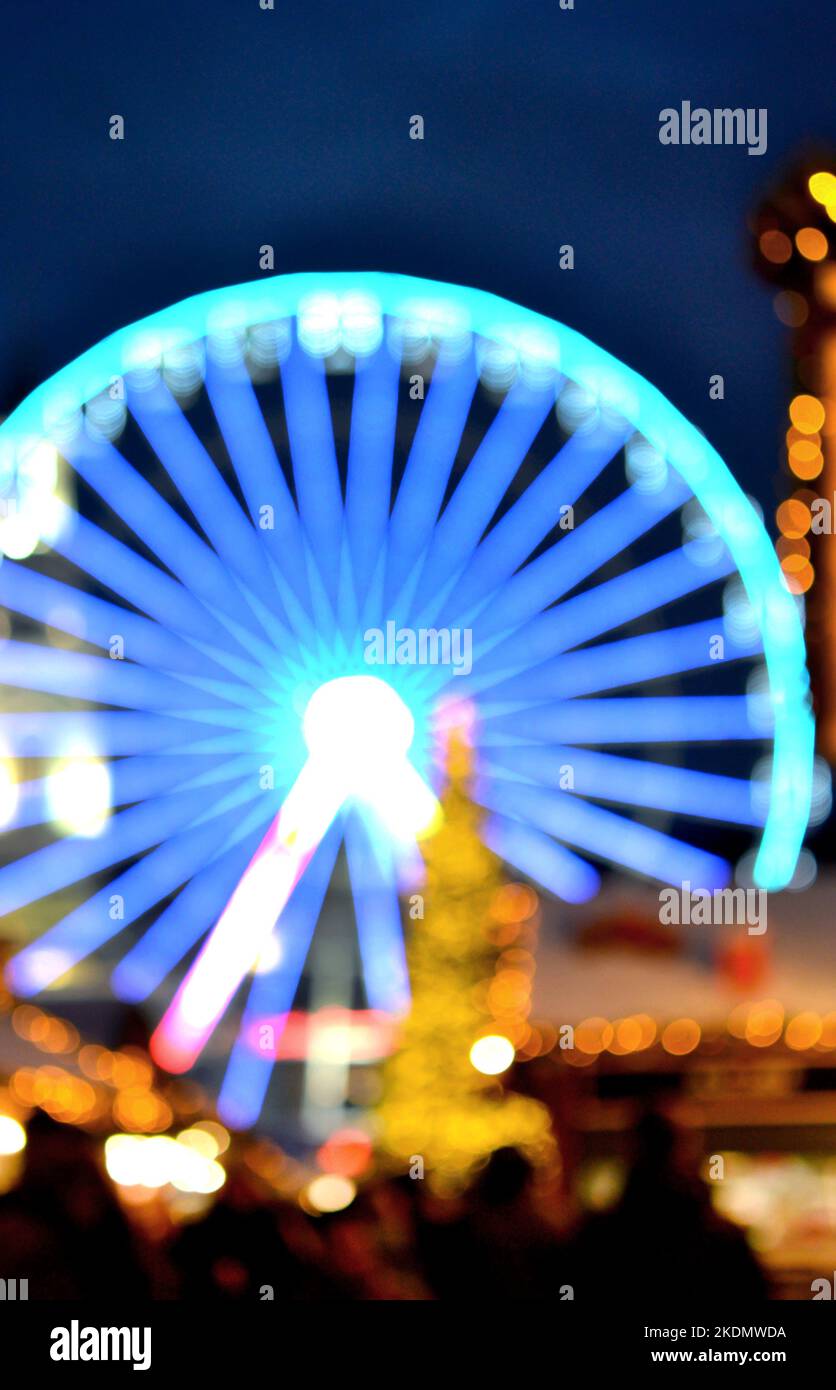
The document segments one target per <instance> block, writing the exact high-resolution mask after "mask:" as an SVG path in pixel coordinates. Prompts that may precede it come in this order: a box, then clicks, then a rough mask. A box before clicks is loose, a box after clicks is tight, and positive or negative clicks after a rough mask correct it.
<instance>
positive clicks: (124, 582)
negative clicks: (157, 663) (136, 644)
mask: <svg viewBox="0 0 836 1390" xmlns="http://www.w3.org/2000/svg"><path fill="white" fill-rule="evenodd" d="M0 428H2V426H0ZM64 511H65V514H66V516H67V523H66V524H65V525H64V526H63V527H62V529H61V531H60V533H59V535H58V536H56V537H55V538H54V539H53V542H52V546H53V549H54V550H56V551H57V552H58V554H59V555H63V556H64V557H65V558H66V559H67V560H70V561H71V563H72V564H74V565H77V566H78V568H79V569H81V570H83V571H84V572H85V573H86V574H89V575H91V576H92V578H94V579H96V580H98V582H99V583H100V584H102V585H103V586H104V587H105V588H107V589H109V590H111V591H112V592H113V593H117V594H119V595H121V597H122V598H125V599H127V600H128V602H129V603H132V604H133V605H134V606H135V607H136V608H139V609H140V610H141V611H142V612H143V613H147V614H148V615H149V617H152V618H155V619H156V620H157V621H158V622H160V623H161V624H163V626H168V627H171V628H172V629H173V630H174V631H176V632H182V633H183V634H184V635H185V636H187V637H189V638H190V639H191V640H192V641H194V642H196V643H203V644H204V646H205V649H206V650H207V651H208V652H209V653H210V655H212V656H214V657H216V659H217V660H218V661H222V657H221V655H220V649H219V648H218V643H219V642H221V643H222V644H223V647H224V648H227V649H231V651H232V653H246V652H248V651H249V652H251V651H252V644H253V639H252V637H251V636H250V635H249V634H248V635H246V636H245V637H244V638H243V641H240V640H236V638H235V637H234V636H233V633H232V630H231V627H232V625H231V623H230V620H229V619H227V618H224V616H223V615H222V614H221V612H220V609H219V608H218V607H217V606H216V605H215V604H214V602H211V601H209V600H207V598H206V597H205V595H204V596H203V597H202V601H200V602H199V601H198V599H197V598H195V596H194V594H193V593H191V592H190V591H189V589H187V588H185V587H183V585H182V584H177V583H175V581H174V580H173V579H172V578H171V577H170V576H169V575H167V574H166V573H165V572H164V571H163V570H161V569H158V568H157V566H156V565H152V564H150V563H149V561H148V560H144V559H143V558H142V556H141V555H137V554H136V553H135V552H134V551H132V550H130V549H129V548H128V546H126V545H123V544H122V542H121V541H117V540H115V539H114V538H113V537H112V536H109V535H107V533H106V532H104V531H102V530H101V529H100V528H99V527H98V526H94V525H93V524H92V522H89V521H86V520H85V518H84V517H82V516H78V515H77V514H76V513H75V512H71V511H70V509H69V508H65V509H64ZM204 587H205V586H204ZM235 627H236V631H237V632H238V633H239V634H241V633H243V631H244V630H243V628H242V627H241V625H240V624H236V625H235ZM261 651H262V657H261V670H260V671H259V669H258V668H257V667H256V668H253V667H252V664H251V663H249V662H247V661H246V659H244V660H243V661H242V657H241V656H240V655H239V656H237V661H238V669H239V670H241V671H246V670H255V672H256V676H255V683H256V684H257V683H258V681H259V680H263V679H264V672H265V671H266V670H269V669H270V668H269V666H268V665H267V664H266V660H265V657H267V658H269V656H270V655H271V653H270V648H269V647H267V646H266V644H265V645H263V646H262V649H261ZM272 655H273V663H274V664H275V654H274V653H273V654H272ZM257 659H259V658H258V657H257ZM232 660H233V658H232V657H230V658H228V660H227V664H230V663H231V661H232ZM230 669H233V670H234V669H235V668H234V667H233V666H232V665H230Z"/></svg>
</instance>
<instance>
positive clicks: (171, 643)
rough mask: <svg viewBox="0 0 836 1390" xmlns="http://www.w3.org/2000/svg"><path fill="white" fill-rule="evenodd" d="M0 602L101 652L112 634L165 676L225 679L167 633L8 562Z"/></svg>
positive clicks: (0, 578) (0, 571) (203, 656)
mask: <svg viewBox="0 0 836 1390" xmlns="http://www.w3.org/2000/svg"><path fill="white" fill-rule="evenodd" d="M0 602H2V603H3V604H4V605H5V607H6V608H9V609H11V610H12V611H13V612H15V613H21V614H23V615H25V616H26V617H28V618H33V619H34V620H35V621H36V622H41V623H43V624H44V625H45V626H46V627H54V628H57V629H58V630H59V631H60V632H66V633H69V634H71V635H72V636H74V637H78V638H79V639H80V640H81V641H84V642H88V643H90V644H91V645H92V646H96V647H101V648H103V649H109V648H110V647H111V645H112V643H113V641H114V636H115V635H117V634H118V635H119V636H120V637H122V638H123V640H124V643H125V648H126V650H127V651H128V652H129V653H130V659H131V660H132V661H135V662H138V663H139V664H140V665H142V666H149V667H154V668H160V669H162V670H163V671H164V672H166V673H167V674H169V675H176V676H179V677H181V678H189V677H195V676H204V677H208V678H209V679H214V680H217V679H218V678H221V679H224V678H225V677H226V676H227V674H228V673H227V672H226V671H225V670H224V667H223V666H222V665H219V664H218V663H217V662H216V661H214V660H213V659H212V658H211V657H210V656H209V655H208V653H207V652H206V651H205V650H200V649H199V648H198V647H197V646H196V645H195V644H194V643H192V642H188V641H184V640H183V639H182V638H181V637H179V636H177V635H176V634H174V633H173V632H172V631H171V630H170V629H169V628H166V627H162V626H161V625H160V624H159V623H156V622H153V621H152V620H151V619H149V618H145V617H143V616H142V615H141V614H136V613H131V612H130V611H129V610H128V609H126V608H120V607H119V606H118V605H117V604H115V603H109V602H108V601H107V600H105V599H100V598H94V597H93V595H92V594H87V593H85V592H84V591H83V590H80V589H77V588H74V587H73V586H72V585H70V584H64V583H62V582H61V581H60V580H58V579H51V578H50V577H49V576H48V575H45V574H41V573H39V572H38V571H37V570H33V569H27V568H26V567H25V566H24V565H20V564H17V563H16V562H15V561H14V560H9V559H8V558H5V559H4V561H3V564H2V565H0ZM229 688H230V689H232V688H233V687H231V686H230V687H229Z"/></svg>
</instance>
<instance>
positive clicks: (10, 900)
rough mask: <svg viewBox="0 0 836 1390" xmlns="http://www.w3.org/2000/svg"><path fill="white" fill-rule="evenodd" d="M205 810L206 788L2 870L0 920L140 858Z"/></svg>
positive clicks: (144, 808) (131, 813) (140, 809)
mask: <svg viewBox="0 0 836 1390" xmlns="http://www.w3.org/2000/svg"><path fill="white" fill-rule="evenodd" d="M206 809H207V795H206V790H205V788H200V789H198V790H196V791H195V790H192V791H188V792H182V791H181V792H177V791H175V792H171V793H168V794H167V795H164V796H158V797H155V798H154V799H153V800H150V801H145V802H142V803H141V804H140V805H137V806H131V807H130V808H129V809H128V810H126V811H119V812H117V814H116V815H113V816H111V817H110V818H109V819H108V821H107V822H106V823H105V826H104V828H103V829H102V831H101V832H100V834H98V835H97V836H95V837H94V838H87V837H85V836H82V835H70V836H67V837H66V838H65V839H62V840H58V841H56V842H55V843H53V844H50V845H45V846H44V847H43V848H42V849H36V850H33V852H32V853H31V854H27V855H25V856H24V857H23V858H22V859H17V860H15V862H14V863H12V864H6V865H5V866H4V867H3V868H0V916H5V915H6V914H7V913H10V912H17V911H19V910H20V908H22V907H25V906H26V904H27V903H30V902H36V901H37V900H38V899H39V898H45V897H47V896H48V895H49V894H50V893H55V892H57V891H58V890H59V889H61V888H67V887H68V886H69V884H71V883H77V882H80V881H81V880H82V879H84V878H88V877H89V876H90V874H95V873H100V872H101V871H102V870H103V869H108V868H110V866H111V865H112V864H119V863H121V862H122V861H123V860H126V859H131V858H132V857H133V856H134V855H137V854H143V853H144V852H145V851H146V850H148V849H150V848H151V847H152V846H153V845H158V844H162V842H163V841H164V840H165V839H166V838H167V837H168V836H170V835H175V834H177V833H178V832H179V831H181V830H184V829H186V828H188V827H189V826H191V825H192V824H193V823H194V822H195V821H196V820H198V819H199V818H200V817H201V816H203V815H204V814H205V812H206Z"/></svg>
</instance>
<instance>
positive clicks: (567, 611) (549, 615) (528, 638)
mask: <svg viewBox="0 0 836 1390" xmlns="http://www.w3.org/2000/svg"><path fill="white" fill-rule="evenodd" d="M690 554H691V552H689V551H688V550H687V549H686V548H683V549H680V550H674V551H669V552H668V553H667V554H665V555H661V556H658V557H657V558H656V559H653V560H650V561H648V562H647V563H646V564H644V565H640V566H638V567H637V568H636V569H634V570H630V571H629V573H627V574H620V575H617V576H616V577H615V578H614V579H608V580H605V581H604V582H603V583H601V584H597V585H595V587H594V588H591V589H588V590H586V591H585V592H584V593H582V594H576V595H575V596H574V597H572V598H568V599H564V600H563V601H562V602H560V603H559V604H557V605H556V606H555V607H554V608H552V609H550V610H548V611H547V612H545V613H540V614H539V615H538V616H537V617H535V618H533V619H532V620H531V621H530V622H528V623H526V624H525V625H524V626H522V627H521V628H519V629H518V631H516V632H515V633H513V634H512V635H511V636H510V637H505V638H503V639H502V640H501V641H499V642H497V643H496V645H495V646H493V647H492V648H490V649H489V650H487V651H485V652H483V653H481V654H480V656H479V660H478V664H475V669H474V671H473V673H472V674H471V675H469V676H458V677H456V678H455V680H451V678H450V676H449V673H447V672H441V673H439V672H438V671H436V672H432V673H430V676H431V679H432V678H434V681H435V683H436V684H437V685H438V686H440V687H443V688H447V687H448V686H450V685H452V686H453V687H454V688H456V689H457V690H458V691H459V692H460V694H461V695H465V694H467V695H475V694H478V693H480V692H482V691H486V690H490V689H492V688H493V687H495V686H496V685H498V684H500V683H501V682H504V681H506V680H511V679H513V678H514V677H515V676H518V675H521V674H522V673H523V672H524V671H527V670H530V669H532V668H539V667H540V666H541V665H542V664H543V663H544V662H546V661H548V660H549V659H550V658H552V657H556V656H559V655H560V654H561V653H563V652H568V651H570V650H571V649H572V648H573V647H577V646H579V645H580V644H581V643H583V642H587V641H591V640H592V639H593V638H595V637H599V636H601V635H602V634H604V633H606V632H611V631H613V630H614V629H616V628H619V627H622V626H623V625H624V624H625V623H627V622H630V621H632V620H634V619H636V618H641V617H644V616H645V615H646V614H648V613H652V612H654V611H655V610H657V609H659V608H664V607H666V606H667V605H668V604H670V603H674V602H675V601H676V600H677V599H680V598H684V597H687V595H689V594H691V593H694V592H696V591H697V590H698V589H701V588H705V587H707V586H708V585H709V584H712V583H716V582H717V581H718V580H720V579H724V578H726V577H727V576H728V575H729V574H733V573H734V562H733V561H732V559H731V557H730V556H729V554H728V552H727V551H724V552H723V554H722V556H720V557H718V558H716V559H714V560H713V561H711V562H710V563H704V564H696V563H695V562H694V561H693V559H691V558H690Z"/></svg>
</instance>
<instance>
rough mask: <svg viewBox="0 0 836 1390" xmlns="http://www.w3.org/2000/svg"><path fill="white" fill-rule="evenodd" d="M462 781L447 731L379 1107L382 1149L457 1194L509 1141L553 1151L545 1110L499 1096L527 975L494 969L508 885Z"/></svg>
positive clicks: (460, 746) (457, 738)
mask: <svg viewBox="0 0 836 1390" xmlns="http://www.w3.org/2000/svg"><path fill="white" fill-rule="evenodd" d="M470 774H471V753H470V749H469V747H468V744H467V742H466V740H465V738H464V737H462V736H461V735H459V734H454V735H453V736H452V737H451V739H450V742H449V744H448V775H449V781H448V786H447V790H446V793H445V795H444V796H443V797H442V800H441V807H442V811H443V817H442V819H441V822H440V825H439V828H438V829H437V830H436V831H435V833H434V834H433V835H432V836H431V838H430V839H429V840H427V841H426V842H425V845H424V857H425V861H426V886H425V892H424V894H423V897H419V898H417V899H413V900H412V906H411V911H410V916H411V917H412V918H413V920H412V922H411V924H410V925H411V933H410V938H409V941H408V945H407V954H408V961H409V972H410V980H411V985H412V1008H411V1011H410V1013H409V1015H408V1017H407V1019H406V1020H405V1022H404V1025H403V1029H402V1032H401V1036H400V1046H399V1050H398V1051H397V1052H396V1053H395V1055H394V1056H393V1057H392V1058H390V1060H389V1062H388V1063H387V1065H386V1068H385V1072H384V1092H383V1099H382V1103H381V1106H380V1109H379V1112H378V1119H379V1139H380V1146H381V1149H382V1150H383V1152H384V1154H385V1155H387V1156H388V1158H389V1159H390V1160H391V1161H392V1162H393V1164H394V1165H396V1166H398V1167H400V1168H401V1170H404V1169H406V1168H411V1169H412V1170H413V1171H415V1169H416V1165H419V1164H420V1165H421V1166H420V1169H419V1171H420V1172H421V1173H423V1172H424V1170H426V1176H427V1177H428V1179H429V1180H430V1182H431V1184H432V1185H433V1187H434V1188H435V1189H436V1190H438V1191H455V1190H457V1189H460V1188H461V1187H463V1186H464V1185H465V1184H466V1183H467V1180H468V1178H469V1177H470V1175H471V1174H472V1173H473V1172H474V1170H475V1169H476V1168H477V1167H478V1166H479V1165H480V1164H481V1163H483V1162H484V1161H485V1160H486V1159H487V1157H488V1156H489V1155H490V1153H491V1152H492V1151H493V1150H494V1149H497V1148H501V1147H503V1146H505V1145H514V1146H516V1147H518V1148H520V1149H521V1150H523V1151H524V1152H525V1153H527V1154H528V1155H529V1156H530V1157H532V1158H533V1159H535V1160H538V1159H540V1160H541V1159H543V1158H546V1157H548V1156H549V1155H550V1153H551V1152H552V1151H553V1147H554V1141H553V1139H552V1136H551V1130H550V1123H549V1115H548V1111H547V1110H546V1109H545V1107H544V1106H542V1105H541V1104H540V1103H539V1102H538V1101H535V1100H533V1099H530V1098H529V1097H526V1096H520V1095H514V1094H512V1093H509V1092H507V1091H506V1090H504V1089H503V1086H502V1083H501V1081H500V1080H499V1076H498V1074H499V1073H501V1072H503V1071H505V1070H506V1069H507V1067H508V1066H509V1065H510V1063H511V1062H512V1061H513V1058H514V1049H515V1043H516V1041H517V1039H516V1038H514V1036H513V1035H514V1031H515V1025H516V1024H518V1023H519V1021H520V1016H521V1013H527V1001H528V995H529V993H530V980H529V979H528V977H527V976H526V975H525V973H524V972H522V971H520V970H516V971H515V970H509V969H508V968H504V969H502V968H500V969H498V967H502V966H503V960H502V954H503V953H502V951H501V949H500V946H499V945H498V944H497V942H498V940H500V941H501V939H502V930H503V929H507V923H508V911H507V908H508V890H509V889H510V888H511V885H507V886H505V887H503V877H502V872H501V866H500V862H499V860H498V859H497V858H496V856H495V855H493V854H492V853H491V851H490V850H488V849H487V848H486V847H485V845H484V844H483V842H482V839H481V837H480V834H479V826H480V821H481V815H482V813H481V811H480V810H479V808H478V807H477V806H475V805H474V804H473V802H472V801H471V800H470V797H469V795H468V787H469V779H470ZM520 891H521V892H522V893H526V894H531V890H529V889H522V887H521V886H520ZM532 896H533V895H532ZM497 928H499V931H497ZM522 954H523V953H522V952H519V951H518V952H517V955H522ZM529 958H530V959H531V961H532V968H533V958H531V957H529ZM515 976H519V977H520V979H515V978H514V977H515ZM520 980H521V981H522V985H523V988H522V989H521V987H520ZM514 987H516V995H515V993H514Z"/></svg>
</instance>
